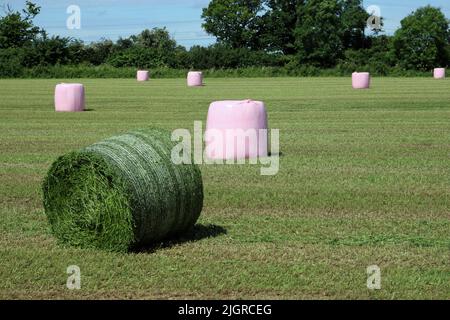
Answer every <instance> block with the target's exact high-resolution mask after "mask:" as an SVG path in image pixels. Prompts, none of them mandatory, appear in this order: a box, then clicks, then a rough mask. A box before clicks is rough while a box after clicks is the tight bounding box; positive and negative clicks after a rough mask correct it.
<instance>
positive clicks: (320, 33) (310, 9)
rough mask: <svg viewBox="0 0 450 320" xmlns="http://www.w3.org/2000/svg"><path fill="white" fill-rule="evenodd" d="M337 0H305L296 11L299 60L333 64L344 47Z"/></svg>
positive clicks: (323, 64)
mask: <svg viewBox="0 0 450 320" xmlns="http://www.w3.org/2000/svg"><path fill="white" fill-rule="evenodd" d="M339 13H340V7H339V5H338V2H337V1H336V0H308V1H307V2H306V4H305V5H304V6H300V7H299V8H298V10H297V14H298V17H299V18H298V23H297V28H296V29H295V39H296V40H295V44H296V49H297V54H298V57H299V59H300V61H301V62H302V63H308V64H317V65H321V66H327V67H328V66H332V65H334V64H335V62H336V61H337V59H338V58H339V56H340V54H341V53H342V52H343V50H344V46H343V42H342V39H341V34H340V30H341V26H340V20H339Z"/></svg>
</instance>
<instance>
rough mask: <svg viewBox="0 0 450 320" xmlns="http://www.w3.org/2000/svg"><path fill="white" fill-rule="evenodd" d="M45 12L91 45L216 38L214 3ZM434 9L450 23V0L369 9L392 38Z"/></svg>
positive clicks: (56, 25)
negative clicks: (164, 36) (77, 16)
mask: <svg viewBox="0 0 450 320" xmlns="http://www.w3.org/2000/svg"><path fill="white" fill-rule="evenodd" d="M34 2H36V3H38V4H39V5H40V6H41V7H42V9H41V14H40V15H39V16H38V17H37V18H36V20H35V23H36V24H37V25H38V26H40V27H42V28H44V29H45V30H47V32H48V33H49V34H50V35H60V36H67V37H73V38H77V39H82V40H83V41H85V42H87V43H89V42H92V41H97V40H100V39H101V38H106V39H112V40H117V39H118V38H119V37H120V36H121V37H123V38H125V37H128V36H130V35H132V34H137V33H139V32H140V31H142V30H144V29H147V28H148V29H151V28H154V27H167V29H168V30H169V32H170V34H171V35H172V36H173V37H174V38H175V39H176V40H177V42H178V43H179V44H181V45H183V46H185V47H188V48H189V47H191V46H193V45H205V46H206V45H209V44H212V43H214V42H215V38H214V37H212V36H210V35H208V34H206V33H205V32H204V30H203V29H202V26H201V25H202V19H201V14H202V8H204V7H206V6H207V5H208V3H209V0H34ZM24 3H25V0H0V4H1V5H5V4H9V5H10V6H11V7H12V8H13V9H20V8H22V7H23V5H24ZM427 4H431V5H433V6H437V7H440V8H441V9H443V11H444V13H445V14H446V16H447V17H448V18H449V19H450V0H365V1H364V7H366V8H367V7H369V6H371V5H376V6H378V7H379V8H380V11H381V15H382V16H383V17H384V22H385V30H386V33H388V34H392V33H393V32H394V31H395V30H396V29H397V28H398V27H399V26H400V20H401V19H402V18H404V17H405V16H407V15H408V14H409V13H411V12H412V11H414V10H415V9H417V8H419V7H421V6H424V5H427ZM70 5H77V6H79V8H80V10H81V29H73V30H70V29H68V28H67V24H66V21H67V19H68V18H69V15H70V14H68V13H67V8H68V7H69V6H70Z"/></svg>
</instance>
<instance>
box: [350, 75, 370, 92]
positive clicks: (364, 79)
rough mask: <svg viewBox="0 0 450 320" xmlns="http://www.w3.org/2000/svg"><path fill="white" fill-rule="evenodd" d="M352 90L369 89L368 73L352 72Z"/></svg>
mask: <svg viewBox="0 0 450 320" xmlns="http://www.w3.org/2000/svg"><path fill="white" fill-rule="evenodd" d="M352 86H353V89H369V88H370V73H368V72H354V73H353V74H352Z"/></svg>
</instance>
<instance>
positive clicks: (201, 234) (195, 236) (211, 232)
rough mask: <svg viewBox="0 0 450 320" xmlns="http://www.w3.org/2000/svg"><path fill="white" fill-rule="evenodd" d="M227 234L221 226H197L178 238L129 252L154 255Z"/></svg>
mask: <svg viewBox="0 0 450 320" xmlns="http://www.w3.org/2000/svg"><path fill="white" fill-rule="evenodd" d="M227 233H228V231H227V229H225V228H224V227H221V226H217V225H214V224H208V225H203V224H197V225H195V226H194V227H193V228H192V229H191V230H189V231H187V232H185V233H183V234H182V235H180V236H178V237H175V238H170V239H167V240H164V241H162V242H160V243H157V244H154V245H150V246H143V247H136V248H133V249H132V250H131V252H133V253H147V254H151V253H155V252H156V251H158V250H162V249H169V248H172V247H175V246H177V245H181V244H184V243H189V242H197V241H201V240H204V239H209V238H216V237H219V236H222V235H226V234H227Z"/></svg>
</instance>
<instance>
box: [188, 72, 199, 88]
mask: <svg viewBox="0 0 450 320" xmlns="http://www.w3.org/2000/svg"><path fill="white" fill-rule="evenodd" d="M187 84H188V86H189V87H201V86H203V73H202V72H200V71H191V72H189V73H188V76H187Z"/></svg>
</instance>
